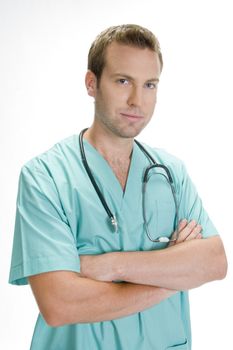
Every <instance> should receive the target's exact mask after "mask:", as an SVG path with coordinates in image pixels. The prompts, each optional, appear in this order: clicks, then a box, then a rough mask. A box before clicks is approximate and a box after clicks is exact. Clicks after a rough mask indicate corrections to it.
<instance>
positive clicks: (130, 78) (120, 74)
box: [112, 73, 159, 82]
mask: <svg viewBox="0 0 233 350" xmlns="http://www.w3.org/2000/svg"><path fill="white" fill-rule="evenodd" d="M112 77H113V78H117V77H124V78H127V79H129V80H135V79H134V78H133V77H131V76H130V75H128V74H124V73H115V74H112ZM152 81H156V82H159V78H151V79H147V80H146V82H152Z"/></svg>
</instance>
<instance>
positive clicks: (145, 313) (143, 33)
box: [10, 25, 227, 350]
mask: <svg viewBox="0 0 233 350" xmlns="http://www.w3.org/2000/svg"><path fill="white" fill-rule="evenodd" d="M162 67H163V60H162V54H161V51H160V47H159V43H158V41H157V39H156V38H155V36H154V35H153V34H152V33H151V32H150V31H149V30H147V29H145V28H143V27H140V26H137V25H122V26H116V27H111V28H108V29H107V30H105V31H104V32H102V33H101V34H100V35H99V36H98V37H97V38H96V40H95V41H94V43H93V44H92V46H91V48H90V51H89V56H88V72H87V74H86V80H85V81H86V88H87V92H88V94H89V95H90V96H91V97H93V98H94V101H95V110H94V121H93V124H92V125H91V127H90V128H89V129H88V130H86V131H83V132H82V133H81V135H80V136H79V135H74V136H72V137H69V138H67V139H65V140H63V141H61V142H60V143H58V144H56V145H55V146H54V147H53V148H52V149H50V150H49V151H47V152H45V153H43V154H42V155H40V156H38V157H36V158H34V159H32V160H31V161H30V162H28V163H27V164H25V166H24V167H23V168H22V171H21V175H20V182H19V192H18V199H17V213H16V223H15V235H14V245H13V253H12V264H11V271H10V282H11V283H12V284H17V285H24V284H28V283H30V285H31V288H32V291H33V293H34V296H35V298H36V301H37V303H38V307H39V310H40V314H39V316H38V320H37V323H36V326H35V331H34V335H33V339H32V344H31V349H32V350H48V349H49V350H59V349H62V350H65V349H69V350H93V349H101V350H105V349H107V350H109V349H111V350H114V349H116V350H129V349H134V350H152V349H153V350H164V349H173V348H175V349H186V350H187V349H191V329H190V318H189V303H188V290H189V289H191V288H195V287H199V286H200V285H202V284H204V283H206V282H210V281H213V280H217V279H222V278H224V277H225V275H226V270H227V262H226V257H225V252H224V248H223V244H222V241H221V238H220V237H219V235H218V232H217V230H216V228H215V227H214V225H213V224H212V222H211V220H210V218H209V217H208V215H207V213H206V211H205V209H204V208H203V206H202V202H201V200H200V198H199V196H198V194H197V191H196V189H195V186H194V185H193V183H192V181H191V180H190V178H189V176H188V174H187V171H186V169H185V166H184V165H183V163H182V162H181V161H180V160H179V159H177V158H176V157H174V156H172V155H170V154H168V153H166V152H165V151H163V150H160V149H154V148H151V147H149V146H147V145H143V149H142V148H140V145H138V144H137V143H136V142H134V138H135V137H136V136H137V135H138V134H139V133H140V132H141V131H142V129H143V128H144V127H145V126H146V125H147V124H148V123H149V121H150V119H151V117H152V115H153V112H154V108H155V105H156V101H157V90H158V84H159V80H160V74H161V71H162ZM84 115H85V112H84V111H80V115H79V117H83V116H84ZM155 134H156V133H155ZM148 154H149V156H148ZM150 156H151V157H152V158H153V159H154V161H155V162H156V164H159V165H160V166H161V167H160V168H157V167H154V168H153V169H151V170H150V174H149V175H148V179H147V180H148V181H147V184H146V188H145V187H144V184H143V179H144V174H145V169H146V168H147V167H148V165H150V164H151V162H152V160H151V159H150ZM152 163H153V162H152ZM164 169H165V170H164ZM166 169H167V170H166ZM166 171H168V173H167V172H166ZM170 177H171V180H169V179H170Z"/></svg>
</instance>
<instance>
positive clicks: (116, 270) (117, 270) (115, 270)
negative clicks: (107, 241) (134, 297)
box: [109, 252, 124, 281]
mask: <svg viewBox="0 0 233 350" xmlns="http://www.w3.org/2000/svg"><path fill="white" fill-rule="evenodd" d="M109 258H110V261H109V263H110V264H109V266H111V270H112V277H113V281H124V277H123V264H122V253H121V252H113V253H109Z"/></svg>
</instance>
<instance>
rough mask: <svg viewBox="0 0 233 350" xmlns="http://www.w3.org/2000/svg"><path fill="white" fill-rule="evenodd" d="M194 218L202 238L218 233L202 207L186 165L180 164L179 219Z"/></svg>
mask: <svg viewBox="0 0 233 350" xmlns="http://www.w3.org/2000/svg"><path fill="white" fill-rule="evenodd" d="M183 218H185V219H187V220H196V221H197V222H198V223H199V224H200V225H201V226H202V235H203V237H204V238H207V237H211V236H216V235H218V231H217V229H216V228H215V226H214V224H213V223H212V221H211V220H210V218H209V216H208V214H207V212H206V210H205V209H204V207H203V204H202V200H201V198H200V197H199V195H198V192H197V190H196V187H195V185H194V184H193V182H192V180H191V179H190V177H189V175H188V173H187V170H186V167H185V166H184V165H183V164H182V184H181V197H180V219H183Z"/></svg>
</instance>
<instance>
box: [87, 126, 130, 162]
mask: <svg viewBox="0 0 233 350" xmlns="http://www.w3.org/2000/svg"><path fill="white" fill-rule="evenodd" d="M84 138H85V139H86V140H87V141H88V142H89V143H90V144H91V145H92V146H94V147H95V148H96V149H97V151H98V152H99V153H100V154H102V156H103V157H104V158H105V159H107V160H114V159H116V160H117V159H130V156H131V153H132V150H133V142H134V140H133V139H131V138H130V139H127V138H122V137H117V136H115V135H113V134H110V132H104V131H103V130H98V128H97V127H94V125H92V126H91V127H90V128H89V129H88V130H87V131H86V132H85V134H84Z"/></svg>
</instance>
